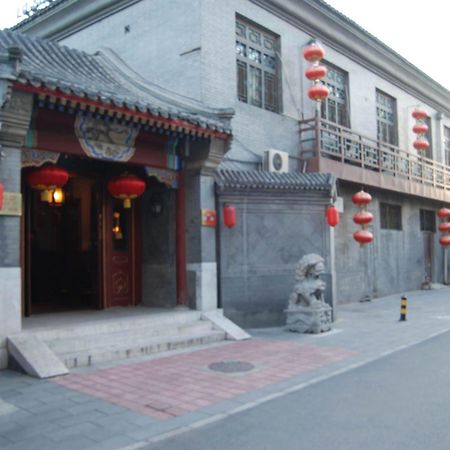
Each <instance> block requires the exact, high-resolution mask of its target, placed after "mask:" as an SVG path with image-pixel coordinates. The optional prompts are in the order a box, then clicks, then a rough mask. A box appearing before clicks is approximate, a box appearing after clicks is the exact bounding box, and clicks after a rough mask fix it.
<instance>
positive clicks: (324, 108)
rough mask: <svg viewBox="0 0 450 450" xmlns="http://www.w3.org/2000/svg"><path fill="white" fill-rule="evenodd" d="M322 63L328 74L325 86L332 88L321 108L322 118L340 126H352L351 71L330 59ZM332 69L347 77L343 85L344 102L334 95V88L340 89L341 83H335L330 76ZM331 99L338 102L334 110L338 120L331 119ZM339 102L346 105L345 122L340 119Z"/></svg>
mask: <svg viewBox="0 0 450 450" xmlns="http://www.w3.org/2000/svg"><path fill="white" fill-rule="evenodd" d="M322 64H323V65H324V66H325V67H326V68H327V75H326V77H325V78H323V82H324V84H325V86H327V87H328V89H329V90H330V95H329V96H328V97H327V99H326V100H325V101H323V102H322V105H321V108H320V115H321V117H322V119H325V120H327V121H328V122H331V123H334V124H336V125H338V126H340V127H345V128H351V122H350V88H349V86H350V84H349V79H350V77H349V73H348V72H347V71H345V70H343V69H341V68H340V67H338V66H336V65H334V64H332V63H330V62H329V61H326V60H324V61H322ZM330 71H334V72H336V73H337V75H341V76H343V77H344V79H345V82H344V85H343V88H344V89H343V90H344V94H345V101H344V102H342V101H340V99H339V97H336V96H334V95H333V92H334V90H335V89H339V87H340V85H338V84H337V83H333V80H332V79H330V78H329V73H330ZM331 101H333V102H335V104H336V106H335V111H334V114H335V118H336V120H331V118H330V114H329V111H330V103H331ZM338 104H341V105H342V104H343V105H344V117H345V123H341V122H340V121H339V112H338V111H339V109H338Z"/></svg>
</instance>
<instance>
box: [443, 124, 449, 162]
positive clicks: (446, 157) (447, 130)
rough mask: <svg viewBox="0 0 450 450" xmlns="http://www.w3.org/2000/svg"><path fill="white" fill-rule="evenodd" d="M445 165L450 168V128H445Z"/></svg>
mask: <svg viewBox="0 0 450 450" xmlns="http://www.w3.org/2000/svg"><path fill="white" fill-rule="evenodd" d="M444 152H445V164H447V166H450V128H448V127H444Z"/></svg>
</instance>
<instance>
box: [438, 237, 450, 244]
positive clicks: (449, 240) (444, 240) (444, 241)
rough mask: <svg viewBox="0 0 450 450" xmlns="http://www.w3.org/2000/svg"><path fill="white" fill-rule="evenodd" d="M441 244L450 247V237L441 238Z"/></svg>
mask: <svg viewBox="0 0 450 450" xmlns="http://www.w3.org/2000/svg"><path fill="white" fill-rule="evenodd" d="M439 243H440V244H441V245H442V246H443V247H448V246H449V245H450V235H448V234H447V235H445V236H441V237H440V239H439Z"/></svg>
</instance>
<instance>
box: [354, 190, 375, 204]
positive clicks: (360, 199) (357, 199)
mask: <svg viewBox="0 0 450 450" xmlns="http://www.w3.org/2000/svg"><path fill="white" fill-rule="evenodd" d="M371 201H372V196H371V195H370V194H369V193H368V192H364V191H363V190H362V189H361V190H360V191H359V192H357V193H356V194H354V195H353V197H352V202H353V203H354V204H355V205H358V206H363V205H368V204H369V203H370V202H371Z"/></svg>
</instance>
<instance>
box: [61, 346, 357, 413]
mask: <svg viewBox="0 0 450 450" xmlns="http://www.w3.org/2000/svg"><path fill="white" fill-rule="evenodd" d="M353 355H354V352H350V351H347V350H345V349H341V348H330V347H328V348H326V347H318V346H314V345H307V344H300V343H297V342H289V341H271V340H265V339H264V340H262V339H252V340H248V341H241V342H235V343H233V344H229V345H226V346H222V347H214V348H209V349H205V350H197V351H194V352H191V353H184V354H178V355H173V356H169V357H165V358H161V359H156V360H151V361H145V362H140V363H134V364H128V365H123V366H117V367H114V368H110V369H101V370H97V371H95V372H91V373H85V374H74V375H68V376H65V377H61V378H57V379H55V380H54V381H55V382H56V383H58V384H61V385H63V386H65V387H67V388H70V389H74V390H76V391H79V392H83V393H85V394H89V395H91V396H93V397H95V398H99V399H101V400H105V401H107V402H110V403H113V404H116V405H120V406H123V407H125V408H128V409H130V410H133V411H136V412H139V413H142V414H145V415H148V416H151V417H153V418H156V419H161V420H164V419H168V418H171V417H176V416H181V415H183V414H186V413H189V412H192V411H195V410H198V409H201V408H203V407H205V406H209V405H212V404H214V403H219V402H221V401H224V400H229V399H232V398H233V397H236V396H238V395H241V394H245V393H247V392H251V391H254V390H256V389H259V388H263V387H265V386H268V385H270V384H275V383H278V382H281V381H284V380H286V379H288V378H291V377H295V376H297V375H300V374H302V373H304V372H307V371H310V370H314V369H318V368H320V367H324V366H326V365H329V364H333V363H335V362H338V361H341V360H343V359H346V358H349V357H351V356H353ZM220 361H246V362H249V363H251V364H253V365H254V366H255V368H254V369H253V370H252V371H250V372H241V373H234V374H226V373H221V372H215V371H212V370H210V369H208V366H209V365H210V364H211V363H214V362H220Z"/></svg>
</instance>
